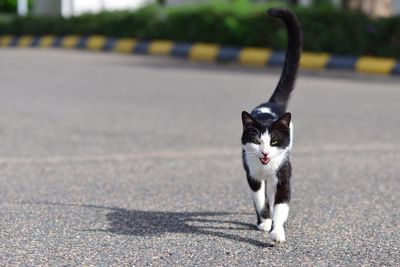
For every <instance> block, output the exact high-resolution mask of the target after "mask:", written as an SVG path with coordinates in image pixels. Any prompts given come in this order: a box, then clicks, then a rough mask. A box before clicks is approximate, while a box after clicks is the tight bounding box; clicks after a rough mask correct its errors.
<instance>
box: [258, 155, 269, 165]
mask: <svg viewBox="0 0 400 267" xmlns="http://www.w3.org/2000/svg"><path fill="white" fill-rule="evenodd" d="M260 161H261V163H262V164H264V165H267V164H268V162H269V158H267V157H263V158H261V159H260Z"/></svg>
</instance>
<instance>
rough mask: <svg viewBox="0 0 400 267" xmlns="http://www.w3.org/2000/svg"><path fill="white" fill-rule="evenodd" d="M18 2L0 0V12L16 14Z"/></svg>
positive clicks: (14, 0) (15, 0)
mask: <svg viewBox="0 0 400 267" xmlns="http://www.w3.org/2000/svg"><path fill="white" fill-rule="evenodd" d="M17 1H18V0H0V12H4V13H8V12H16V11H17Z"/></svg>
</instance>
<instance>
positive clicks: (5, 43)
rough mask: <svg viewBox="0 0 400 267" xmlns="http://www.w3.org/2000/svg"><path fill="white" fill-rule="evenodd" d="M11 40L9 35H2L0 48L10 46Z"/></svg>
mask: <svg viewBox="0 0 400 267" xmlns="http://www.w3.org/2000/svg"><path fill="white" fill-rule="evenodd" d="M12 38H13V37H12V36H11V35H3V36H2V37H0V46H10V44H11V42H12Z"/></svg>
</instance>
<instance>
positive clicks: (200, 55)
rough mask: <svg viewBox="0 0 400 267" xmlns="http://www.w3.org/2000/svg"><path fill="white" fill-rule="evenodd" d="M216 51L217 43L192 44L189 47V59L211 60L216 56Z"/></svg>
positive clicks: (217, 48)
mask: <svg viewBox="0 0 400 267" xmlns="http://www.w3.org/2000/svg"><path fill="white" fill-rule="evenodd" d="M218 51H219V46H218V45H213V44H194V45H193V46H192V48H191V49H190V53H189V59H191V60H194V61H208V62H213V61H215V59H216V58H217V55H218Z"/></svg>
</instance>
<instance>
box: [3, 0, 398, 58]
mask: <svg viewBox="0 0 400 267" xmlns="http://www.w3.org/2000/svg"><path fill="white" fill-rule="evenodd" d="M322 2H323V1H322ZM322 2H321V3H322ZM280 3H282V2H276V3H273V4H268V5H266V4H262V3H261V4H249V3H248V1H241V0H237V1H234V2H233V4H227V2H226V1H217V2H213V3H212V4H207V5H183V6H175V7H161V6H159V5H152V6H148V7H145V8H142V9H140V10H137V11H135V12H127V11H126V12H125V11H124V12H105V13H102V14H97V15H83V16H79V17H73V18H70V19H65V18H61V17H25V18H20V17H16V18H14V19H12V20H6V21H2V20H0V34H33V35H42V34H55V35H67V34H81V35H89V34H103V35H108V36H115V37H128V36H129V37H135V38H141V39H169V40H174V41H179V42H211V43H217V44H221V45H227V46H229V45H230V46H257V47H270V48H273V49H285V47H286V41H287V36H286V30H285V27H284V25H283V23H282V22H281V21H280V20H278V19H275V18H271V17H269V16H268V15H267V13H266V10H267V9H268V8H269V7H271V5H273V6H276V5H282V4H280ZM293 10H294V12H295V13H296V14H297V15H298V17H299V19H300V21H301V23H302V25H303V29H304V50H306V51H316V52H329V53H334V54H343V55H362V54H368V55H376V56H388V57H396V58H400V16H397V17H391V18H381V19H374V18H370V17H368V16H366V15H364V14H362V13H359V12H355V11H345V10H342V9H338V8H335V7H333V6H331V5H325V4H323V3H322V4H321V5H315V6H314V7H297V8H294V9H293Z"/></svg>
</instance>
